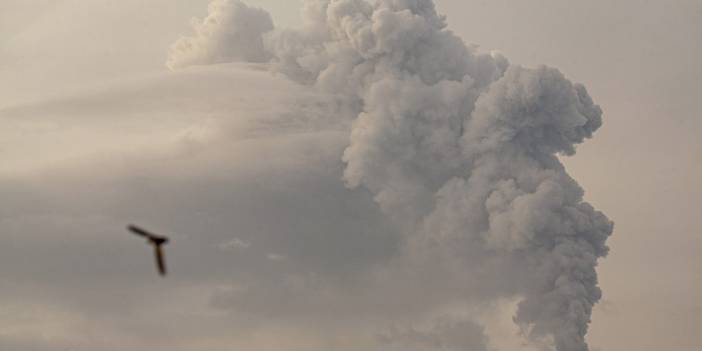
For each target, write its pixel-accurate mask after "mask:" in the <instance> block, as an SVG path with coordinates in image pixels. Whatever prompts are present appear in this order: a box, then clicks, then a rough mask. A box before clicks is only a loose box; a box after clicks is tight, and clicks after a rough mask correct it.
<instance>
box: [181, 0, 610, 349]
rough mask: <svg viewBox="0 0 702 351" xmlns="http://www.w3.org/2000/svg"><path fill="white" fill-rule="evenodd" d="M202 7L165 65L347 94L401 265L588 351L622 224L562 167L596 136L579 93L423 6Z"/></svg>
mask: <svg viewBox="0 0 702 351" xmlns="http://www.w3.org/2000/svg"><path fill="white" fill-rule="evenodd" d="M209 10H210V12H209V15H208V17H207V18H205V19H204V20H202V21H199V22H196V23H195V31H196V33H195V35H194V36H191V37H184V38H181V39H180V40H178V42H177V43H176V44H174V46H173V48H172V51H171V53H170V56H169V59H168V64H169V66H170V67H172V68H181V67H186V66H190V65H207V64H214V63H221V62H235V61H243V62H259V63H261V62H268V64H269V67H270V69H271V70H272V71H274V72H278V73H282V74H284V75H285V76H287V77H289V79H291V80H293V81H295V82H297V83H299V84H301V85H305V86H309V87H312V88H314V89H316V90H318V91H321V92H325V93H329V94H331V95H337V96H338V95H342V96H347V97H350V100H351V101H352V102H351V103H350V105H351V106H352V107H351V108H353V109H355V110H354V115H356V117H355V119H354V120H353V122H352V126H351V128H350V137H349V144H348V146H347V147H346V149H345V151H344V153H343V155H340V157H342V158H343V161H344V162H345V171H344V175H343V181H345V182H346V184H347V186H348V187H350V188H365V189H367V190H368V191H370V192H371V193H372V194H373V196H374V199H375V201H376V202H377V203H378V204H379V206H380V208H381V209H382V211H383V213H384V214H385V215H386V216H388V217H389V218H391V219H392V220H393V221H395V223H397V224H398V226H400V227H401V228H403V232H404V233H405V240H404V246H403V249H402V251H403V253H402V255H404V256H405V259H406V262H411V263H407V264H408V265H417V266H416V267H422V266H427V265H433V266H435V267H441V269H444V270H445V271H447V272H448V271H451V272H455V273H452V274H451V275H449V274H448V273H447V275H449V276H450V277H451V279H456V280H462V281H468V282H470V283H471V284H469V285H482V287H481V288H480V289H476V288H472V289H471V288H466V289H465V290H462V293H463V294H465V296H464V297H465V299H466V300H491V299H497V298H501V297H516V298H519V299H520V302H519V304H518V309H517V312H516V316H515V317H514V321H515V322H516V323H517V324H518V325H519V326H520V327H522V329H523V330H524V331H525V334H526V335H527V336H528V337H529V338H530V339H532V340H534V341H543V340H547V341H549V340H550V341H549V343H552V344H553V346H555V348H556V349H557V350H558V351H586V350H588V346H587V344H586V342H585V335H586V333H587V329H588V325H589V323H590V316H591V313H592V308H593V306H594V305H595V304H596V303H597V302H598V300H599V299H600V297H601V291H600V289H599V288H598V283H597V273H596V271H595V267H596V266H597V262H598V259H599V258H601V257H604V256H605V255H606V254H607V252H608V248H607V246H606V245H605V242H606V240H607V238H608V237H609V236H610V234H611V233H612V229H613V224H612V222H611V221H610V220H609V219H608V218H607V217H606V216H605V215H603V214H602V213H600V212H598V211H596V210H595V209H593V207H592V206H591V205H590V204H588V203H587V202H584V201H583V190H582V189H581V188H580V186H579V185H578V184H577V183H576V182H575V181H574V180H573V179H572V178H571V177H570V176H569V175H568V174H567V173H566V171H565V169H564V167H563V165H562V164H561V163H560V161H559V159H558V155H573V154H574V153H575V146H576V145H577V144H579V143H582V142H583V141H584V140H585V139H587V138H590V137H591V136H592V134H593V132H595V131H596V130H597V129H598V128H599V127H600V126H601V124H602V118H601V116H602V111H601V109H600V108H599V107H598V106H597V105H596V104H594V103H593V101H592V99H591V98H590V96H589V95H588V93H587V91H586V89H585V88H584V87H583V86H582V85H579V84H574V83H571V82H570V81H569V80H568V79H566V78H565V77H564V76H563V74H561V73H560V72H559V71H558V70H556V69H553V68H548V67H538V68H534V69H532V68H524V67H521V66H518V65H513V64H510V63H509V61H508V60H507V59H506V58H505V57H503V56H502V55H500V54H497V53H481V52H478V51H477V49H475V48H473V47H471V46H467V45H466V44H465V43H464V42H463V41H462V40H461V39H460V38H458V37H457V36H456V35H454V34H453V33H452V32H450V31H448V30H447V29H446V21H445V18H444V17H443V16H440V15H438V14H437V12H436V10H435V6H434V3H433V2H432V1H430V0H378V1H365V0H308V1H306V2H305V4H304V8H303V15H304V19H305V22H304V23H305V24H304V26H303V27H302V28H300V29H294V30H291V29H276V28H274V26H273V25H272V22H271V21H270V16H269V15H268V14H267V13H266V12H265V11H263V10H260V9H255V8H251V7H249V6H247V5H244V4H243V3H241V2H239V1H236V0H215V1H213V2H212V3H211V5H210V8H209ZM437 269H438V268H437ZM459 290H460V289H459ZM473 295H474V296H473Z"/></svg>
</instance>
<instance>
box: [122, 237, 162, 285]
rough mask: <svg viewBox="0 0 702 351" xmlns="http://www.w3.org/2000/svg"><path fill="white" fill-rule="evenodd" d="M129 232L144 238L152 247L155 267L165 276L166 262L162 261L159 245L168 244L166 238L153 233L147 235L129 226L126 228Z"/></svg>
mask: <svg viewBox="0 0 702 351" xmlns="http://www.w3.org/2000/svg"><path fill="white" fill-rule="evenodd" d="M127 229H129V231H131V232H132V233H134V234H136V235H138V236H141V237H144V238H146V240H148V243H149V244H151V245H153V247H154V255H155V256H156V267H157V268H158V272H159V273H160V274H161V275H162V276H165V275H166V261H165V259H164V255H163V250H162V249H161V245H163V244H166V243H168V238H167V237H165V236H160V235H156V234H153V233H149V232H147V231H146V230H144V229H141V228H139V227H137V226H135V225H129V226H128V227H127Z"/></svg>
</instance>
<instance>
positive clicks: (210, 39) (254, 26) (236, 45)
mask: <svg viewBox="0 0 702 351" xmlns="http://www.w3.org/2000/svg"><path fill="white" fill-rule="evenodd" d="M192 26H193V29H194V30H195V35H194V36H192V37H182V38H181V39H179V40H178V41H176V42H175V43H174V44H173V46H172V47H171V51H170V53H169V55H168V61H167V65H168V67H170V68H178V67H184V66H190V65H203V64H212V63H221V62H232V61H244V62H264V61H266V59H267V54H266V52H265V51H264V49H263V37H262V35H263V34H264V33H266V32H269V31H271V30H272V29H273V20H272V19H271V16H270V15H269V14H268V12H266V11H264V10H261V9H258V8H253V7H249V6H247V5H246V4H244V3H242V2H241V1H239V0H217V1H212V2H211V3H210V5H209V7H208V16H207V17H206V18H204V19H203V20H201V21H200V20H198V19H193V20H192Z"/></svg>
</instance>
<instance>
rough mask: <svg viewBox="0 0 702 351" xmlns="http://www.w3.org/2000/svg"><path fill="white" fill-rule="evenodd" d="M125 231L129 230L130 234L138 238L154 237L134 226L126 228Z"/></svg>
mask: <svg viewBox="0 0 702 351" xmlns="http://www.w3.org/2000/svg"><path fill="white" fill-rule="evenodd" d="M127 229H129V231H130V232H132V233H134V234H136V235H139V236H143V237H145V238H152V237H153V236H154V235H153V234H151V233H149V232H147V231H146V230H144V229H141V228H139V227H137V226H135V225H132V224H130V225H129V226H127Z"/></svg>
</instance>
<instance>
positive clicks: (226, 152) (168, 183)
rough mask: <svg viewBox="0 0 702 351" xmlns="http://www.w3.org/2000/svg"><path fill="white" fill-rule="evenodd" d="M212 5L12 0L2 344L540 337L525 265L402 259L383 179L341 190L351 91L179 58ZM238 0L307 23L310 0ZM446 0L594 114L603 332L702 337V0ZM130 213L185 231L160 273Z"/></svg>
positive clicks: (3, 90)
mask: <svg viewBox="0 0 702 351" xmlns="http://www.w3.org/2000/svg"><path fill="white" fill-rule="evenodd" d="M208 2H209V1H208V0H197V1H192V0H190V1H173V0H169V1H165V0H154V1H149V2H148V4H145V3H144V2H143V1H135V0H124V1H119V2H115V1H107V0H95V1H90V2H87V1H82V0H58V1H49V0H46V1H42V0H30V1H26V0H23V1H20V0H0V123H2V128H0V156H1V157H2V159H3V162H2V163H1V164H0V196H2V198H3V200H4V201H3V202H2V204H0V240H1V241H0V243H1V244H0V289H2V294H0V349H3V350H8V351H13V350H18V351H19V350H37V351H44V350H75V351H79V350H107V351H109V350H124V349H132V350H184V351H185V350H188V351H190V350H228V349H231V350H242V349H243V350H245V349H257V350H307V351H315V350H325V349H336V350H358V349H363V350H371V349H373V348H377V349H381V350H382V349H390V350H396V349H397V350H403V351H404V350H457V349H461V350H464V349H465V350H469V351H482V350H486V349H493V348H494V349H497V350H502V351H517V350H538V348H539V345H534V344H527V343H526V341H525V340H526V339H525V338H523V337H522V336H520V335H519V334H518V332H519V329H518V328H517V327H516V326H515V325H514V324H513V323H512V316H513V315H514V314H515V308H516V307H515V306H516V303H517V302H518V300H519V296H518V295H519V293H521V291H520V290H518V289H519V287H517V285H519V283H515V287H512V286H511V285H512V284H511V280H514V281H519V280H520V274H521V273H522V272H520V271H519V270H514V271H509V272H510V274H514V277H512V276H507V277H502V278H499V279H498V278H491V276H486V277H485V278H484V280H481V281H479V282H478V281H477V280H470V279H469V278H471V277H473V276H471V275H470V274H472V273H466V277H468V278H466V281H465V282H464V281H455V278H456V276H455V275H452V273H445V272H443V271H442V270H440V269H439V268H441V267H439V268H437V267H433V266H432V267H428V268H427V271H426V276H429V277H428V278H426V281H422V282H417V281H416V279H415V278H416V276H414V275H413V274H414V273H412V272H406V270H408V269H407V268H403V267H406V266H407V265H408V264H407V262H405V261H403V260H404V259H405V258H403V257H404V256H403V254H401V253H399V252H401V251H403V249H402V248H400V246H402V245H403V239H402V238H403V233H404V231H405V230H406V228H403V227H402V226H398V225H397V223H396V220H394V219H393V218H389V217H392V216H387V215H386V212H384V211H383V210H382V209H381V207H383V206H389V207H392V206H394V204H395V203H394V202H392V201H391V202H390V204H389V205H387V204H385V203H384V202H383V201H378V194H385V193H383V190H384V188H383V186H384V184H385V183H384V181H385V178H384V176H382V175H381V176H378V175H377V174H375V173H372V171H367V169H366V168H362V169H361V171H360V172H361V173H363V172H364V171H365V172H368V173H369V174H371V175H372V176H376V177H375V178H374V177H371V176H369V177H368V178H362V179H370V180H365V182H364V181H363V180H362V181H361V186H359V187H358V188H355V189H354V188H349V187H347V186H346V185H348V184H346V185H345V181H347V183H348V181H349V178H353V177H352V176H349V173H348V170H346V166H347V165H348V164H354V163H353V162H354V160H355V158H354V155H355V154H354V153H353V152H347V153H344V150H347V147H348V146H349V143H350V141H349V140H350V139H349V138H350V134H349V130H353V127H351V125H352V121H353V120H354V119H355V118H356V117H357V116H356V115H357V111H355V110H354V108H355V105H354V104H355V103H357V102H355V101H348V100H353V99H347V98H348V96H347V95H350V93H349V94H345V91H341V92H340V91H336V90H334V91H333V93H334V94H328V92H325V91H320V89H314V88H312V87H310V86H306V85H299V84H298V83H295V82H293V81H292V80H291V79H288V78H287V77H286V74H289V72H284V71H282V72H279V73H277V74H272V73H270V72H269V67H267V66H266V65H265V64H250V63H245V64H242V63H234V64H232V63H225V64H223V65H204V66H198V67H186V68H183V69H177V70H173V71H171V70H169V69H168V68H166V61H167V59H168V57H169V48H170V47H171V45H172V44H173V43H175V42H176V41H177V40H178V39H179V38H180V37H182V36H191V35H193V29H192V27H191V24H190V20H191V18H193V17H197V18H203V17H204V16H206V15H207V5H208ZM247 3H248V4H250V5H254V6H258V7H262V8H264V9H266V10H268V11H269V12H270V13H271V15H272V18H273V22H274V23H275V26H276V27H296V26H300V25H302V20H301V19H300V15H299V13H300V8H301V3H299V2H297V1H289V0H265V1H264V0H259V1H256V0H249V1H247ZM435 3H436V8H437V11H438V12H439V13H442V14H446V15H447V22H448V28H449V29H450V30H452V31H454V32H455V34H456V35H458V36H460V37H461V38H462V39H463V40H464V41H465V42H467V43H475V44H477V45H479V47H480V49H479V50H482V51H484V52H490V51H492V50H496V51H498V52H500V53H502V54H504V56H505V57H507V59H509V61H510V63H512V64H517V65H524V66H527V67H536V66H538V65H540V64H546V65H549V66H552V67H556V68H558V69H559V70H560V71H561V72H563V74H564V75H565V77H567V78H568V79H569V80H572V81H573V82H578V83H582V84H583V85H584V86H586V87H587V90H588V92H589V94H590V95H591V96H592V99H593V100H594V101H595V103H597V104H599V105H600V106H601V108H602V110H603V111H604V114H603V117H602V118H603V120H604V124H603V126H602V127H601V128H600V129H599V130H598V131H596V132H595V135H594V137H593V138H592V139H591V140H587V141H585V142H584V143H583V144H582V145H579V146H578V147H577V153H576V154H575V155H574V156H572V157H565V156H564V157H560V158H561V160H562V161H563V163H564V164H565V166H566V169H567V171H568V173H569V174H570V176H572V177H573V178H574V179H575V180H576V181H577V182H578V183H579V184H580V186H582V188H583V189H584V190H585V195H584V197H585V200H586V201H588V202H590V203H591V204H592V205H593V206H594V207H595V208H597V209H598V210H600V211H602V212H603V213H605V214H606V215H607V216H608V217H609V218H610V219H611V220H612V221H614V223H615V230H614V234H613V236H612V237H611V238H610V239H609V240H608V242H607V244H608V245H609V246H610V253H609V256H608V257H606V258H604V259H602V260H601V261H600V264H599V266H598V268H597V272H598V273H599V280H600V287H601V288H602V290H603V298H602V300H601V301H600V303H599V304H597V305H596V306H595V308H594V313H593V318H592V324H591V325H590V332H589V334H588V337H587V339H588V341H589V343H590V346H591V349H592V350H601V351H608V350H622V349H634V350H642V351H647V350H651V351H652V350H661V349H664V350H671V351H697V350H700V349H702V336H700V335H699V330H700V328H702V302H700V299H699V297H700V296H702V256H700V252H701V251H702V235H701V233H702V225H700V222H699V220H698V218H697V217H698V213H699V205H698V204H697V203H696V199H698V198H700V197H702V182H701V181H700V179H702V139H700V138H699V135H700V133H701V132H702V119H700V117H701V116H700V113H699V112H698V110H699V108H698V106H697V105H698V104H699V101H700V100H701V99H702V90H701V89H699V87H698V81H700V79H702V68H700V65H699V62H702V44H700V40H699V38H701V37H702V25H701V24H700V23H702V3H700V2H699V1H696V0H690V1H686V0H675V1H667V2H663V1H645V0H623V1H617V2H611V1H604V0H595V1H579V2H576V1H562V0H529V1H506V0H498V1H477V0H475V1H473V0H466V1H458V0H436V1H435ZM233 23H235V21H234V22H233ZM246 28H250V26H249V27H246ZM388 45H389V47H392V43H390V44H388ZM242 47H249V46H242ZM242 47H237V46H235V47H233V50H234V51H233V52H234V53H236V52H237V50H239V51H241V50H242V49H241V48H242ZM203 50H204V49H203ZM217 50H219V49H217ZM290 50H291V51H294V49H290ZM215 51H216V50H215ZM216 52H217V53H223V54H222V55H223V56H219V57H228V56H227V55H229V54H230V53H229V51H216ZM170 55H174V54H173V52H172V51H171V54H170ZM171 57H172V56H171ZM212 57H214V59H213V58H212ZM205 58H207V59H211V61H213V62H214V61H217V57H215V56H207V57H205ZM193 60H195V61H196V63H203V62H202V61H203V59H202V57H195V59H193ZM198 60H199V61H198ZM220 61H227V60H220ZM229 61H240V60H238V59H237V60H233V59H232V60H229ZM249 61H251V60H249ZM184 62H185V61H184ZM188 62H190V61H188ZM306 62H308V64H309V65H310V66H311V67H312V66H315V65H316V64H317V62H316V61H314V60H312V59H310V60H308V61H306ZM495 62H499V61H497V60H496V61H495ZM206 63H210V62H206ZM185 66H187V65H185ZM476 81H477V80H476ZM334 82H336V81H332V83H334ZM332 83H330V84H332ZM479 84H481V83H480V82H478V83H476V85H479ZM332 85H333V84H332ZM322 90H323V89H322ZM361 97H363V96H361ZM446 99H447V100H450V101H453V100H451V98H450V97H448V98H446ZM364 103H368V102H367V101H364ZM368 104H369V105H372V103H368ZM393 108H395V106H393ZM397 108H400V107H397ZM416 108H417V109H421V108H422V107H421V106H420V107H416ZM432 108H434V107H432ZM393 111H394V110H393ZM370 112H373V111H370ZM371 114H372V113H371ZM351 138H352V139H353V137H351ZM353 140H356V139H353ZM353 140H352V142H353ZM363 140H367V139H363ZM371 141H373V140H371ZM370 144H371V146H373V145H375V144H372V143H370ZM378 147H379V148H382V147H384V145H382V144H380V145H379V146H378ZM354 150H357V149H354ZM361 151H364V150H361ZM366 152H368V151H367V150H366ZM344 155H351V156H344ZM342 157H343V158H342ZM349 160H350V161H349ZM381 160H385V159H382V158H381ZM349 162H350V163H349ZM371 163H372V162H371ZM430 165H431V164H430ZM390 166H391V165H389V166H388V167H390ZM413 166H414V164H413ZM422 166H423V165H418V166H417V167H418V168H421V167H422ZM368 167H370V166H368ZM418 173H419V171H418ZM363 174H366V173H363ZM389 179H391V180H394V179H395V178H392V177H389ZM400 179H401V180H404V179H403V178H400ZM432 179H434V178H432ZM408 182H409V181H408ZM403 185H404V184H400V185H399V186H398V187H401V186H403ZM378 189H380V190H378ZM420 195H421V194H420ZM420 195H417V196H420ZM374 196H375V197H376V200H375V201H374ZM398 201H399V200H398ZM383 208H384V209H385V207H383ZM402 215H405V214H404V213H403V214H402ZM129 222H137V223H140V224H143V225H144V226H146V227H149V228H153V229H154V230H158V231H161V232H163V233H167V234H170V235H171V236H172V238H173V242H172V244H170V245H169V246H168V247H167V260H168V262H169V264H170V266H171V271H172V274H171V275H170V276H169V277H167V279H165V280H162V279H158V278H157V277H156V275H155V273H154V269H153V266H152V261H151V257H150V256H149V255H150V250H149V248H148V247H147V246H146V245H143V244H142V243H141V242H140V241H139V240H138V239H136V238H132V237H129V236H128V234H127V233H126V232H125V231H124V230H123V228H124V226H125V225H126V224H127V223H129ZM398 257H400V258H398ZM410 259H412V258H410ZM478 262H479V263H481V264H482V263H485V262H484V261H478ZM420 267H423V266H421V265H420ZM447 269H450V268H447ZM486 270H488V271H489V270H490V268H486ZM500 272H501V271H500ZM475 276H476V277H477V276H480V275H479V274H477V273H476V275H475ZM481 277H482V276H481ZM512 278H513V279H512ZM481 279H482V278H481ZM383 280H387V281H388V282H390V283H388V284H380V283H378V281H383ZM459 280H460V279H459ZM503 281H507V282H506V283H504V282H503ZM503 283H504V284H503ZM501 284H502V285H501ZM474 285H476V286H478V285H481V286H482V285H485V286H486V287H485V288H484V289H483V288H474V287H473V286H474ZM493 285H494V286H493ZM503 285H505V286H503ZM512 290H514V291H512ZM457 291H460V292H457ZM459 294H465V295H466V296H468V297H466V298H465V299H464V300H462V297H461V296H459ZM500 294H504V295H500ZM489 295H494V296H490V297H486V296H489ZM424 302H426V303H424ZM457 334H460V335H466V336H465V337H459V336H457ZM483 334H485V335H487V337H489V341H486V340H484V338H487V337H485V335H483Z"/></svg>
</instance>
